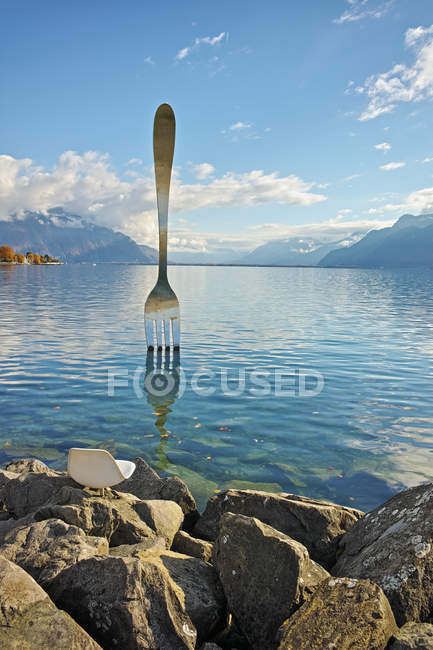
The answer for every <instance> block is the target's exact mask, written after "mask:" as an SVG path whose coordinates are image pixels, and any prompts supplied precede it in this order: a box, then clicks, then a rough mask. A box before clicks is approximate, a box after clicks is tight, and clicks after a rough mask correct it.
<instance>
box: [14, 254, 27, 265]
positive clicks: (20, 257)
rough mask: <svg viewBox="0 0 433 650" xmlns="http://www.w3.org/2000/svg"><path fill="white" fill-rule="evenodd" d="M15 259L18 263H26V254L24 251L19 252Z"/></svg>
mask: <svg viewBox="0 0 433 650" xmlns="http://www.w3.org/2000/svg"><path fill="white" fill-rule="evenodd" d="M15 259H16V261H17V263H18V264H24V262H25V261H26V258H25V255H23V254H22V253H17V254H16V255H15Z"/></svg>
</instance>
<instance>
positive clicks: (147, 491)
mask: <svg viewBox="0 0 433 650" xmlns="http://www.w3.org/2000/svg"><path fill="white" fill-rule="evenodd" d="M134 463H135V471H134V473H133V475H132V476H131V477H130V478H128V479H126V481H123V482H122V483H119V485H116V490H117V491H118V492H128V493H129V494H134V495H135V496H136V497H138V498H139V499H142V500H146V499H164V500H167V501H174V502H175V503H178V504H179V506H180V507H181V508H182V512H183V514H184V516H185V521H184V528H185V529H186V530H190V529H191V528H192V526H193V525H194V524H195V522H196V521H197V519H198V511H197V505H196V503H195V500H194V497H193V496H192V494H191V492H190V491H189V490H188V487H187V486H186V485H185V483H184V482H183V481H182V480H181V479H180V478H178V477H177V476H168V477H166V478H161V477H160V476H158V474H157V473H156V472H155V471H154V470H153V469H152V468H151V467H150V465H148V464H147V463H146V461H145V460H143V459H142V458H135V459H134Z"/></svg>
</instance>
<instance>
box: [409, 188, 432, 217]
mask: <svg viewBox="0 0 433 650" xmlns="http://www.w3.org/2000/svg"><path fill="white" fill-rule="evenodd" d="M405 205H406V209H407V211H408V212H412V213H413V214H422V213H424V214H427V213H428V212H433V187H424V188H423V189H421V190H417V191H416V192H411V194H409V196H408V197H407V198H406V202H405Z"/></svg>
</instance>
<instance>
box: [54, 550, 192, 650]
mask: <svg viewBox="0 0 433 650" xmlns="http://www.w3.org/2000/svg"><path fill="white" fill-rule="evenodd" d="M48 592H49V594H50V596H51V597H52V599H53V600H54V602H55V603H56V604H57V606H58V607H61V608H62V609H65V610H66V611H67V612H69V613H70V614H71V615H72V616H73V617H74V619H75V620H76V621H78V622H79V623H80V624H81V625H82V626H83V627H85V628H86V629H87V630H88V631H89V632H90V634H92V636H93V637H94V638H95V639H96V640H97V641H98V642H99V643H100V644H101V645H102V646H103V647H104V648H114V647H115V648H121V649H122V650H137V649H139V648H143V649H146V650H169V649H170V650H186V649H188V650H192V649H193V648H195V645H196V637H197V633H196V630H195V628H194V626H193V624H192V622H191V619H190V618H189V616H187V614H186V613H185V609H184V606H183V593H182V591H181V590H180V589H179V588H178V587H177V586H176V585H175V584H174V583H173V581H172V580H171V578H170V575H169V573H168V571H167V569H165V568H164V567H163V566H162V565H161V563H150V562H141V561H140V559H139V558H136V557H131V558H123V557H111V556H110V557H107V558H102V557H94V558H91V559H89V560H82V561H81V562H77V563H76V564H74V565H73V566H71V567H69V568H67V569H65V570H64V571H62V572H61V573H59V575H58V576H57V577H56V578H55V579H54V580H53V581H52V582H51V583H50V585H49V586H48Z"/></svg>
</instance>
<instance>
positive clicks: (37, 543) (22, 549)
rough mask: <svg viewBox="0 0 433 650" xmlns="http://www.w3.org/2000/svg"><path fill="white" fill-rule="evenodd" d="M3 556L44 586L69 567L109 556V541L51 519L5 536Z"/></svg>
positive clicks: (2, 548)
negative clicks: (96, 557) (102, 556)
mask: <svg viewBox="0 0 433 650" xmlns="http://www.w3.org/2000/svg"><path fill="white" fill-rule="evenodd" d="M0 553H1V555H2V556H3V557H5V558H6V559H8V560H10V561H12V562H15V563H16V564H18V565H19V566H20V567H21V568H22V569H25V570H26V571H27V572H28V573H29V574H30V575H31V576H32V577H33V578H34V579H35V580H36V582H38V583H39V584H41V585H42V586H44V585H45V584H46V583H47V582H49V581H50V580H52V579H53V578H54V577H55V576H56V575H57V574H58V573H60V571H62V570H63V569H64V568H65V567H66V566H69V565H71V564H74V563H75V562H79V561H80V560H83V559H86V558H89V557H92V556H94V555H107V554H108V542H107V540H106V539H105V538H103V537H90V536H88V535H86V534H85V533H84V532H83V531H82V530H81V529H80V528H77V526H69V525H68V524H65V523H64V522H63V521H61V520H59V519H48V520H47V521H40V522H35V523H32V524H30V525H29V526H16V527H15V528H14V529H12V530H11V531H10V532H9V533H8V534H7V535H6V536H5V538H4V540H3V543H2V545H1V546H0Z"/></svg>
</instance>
